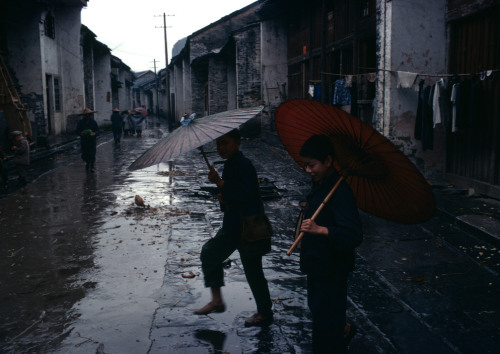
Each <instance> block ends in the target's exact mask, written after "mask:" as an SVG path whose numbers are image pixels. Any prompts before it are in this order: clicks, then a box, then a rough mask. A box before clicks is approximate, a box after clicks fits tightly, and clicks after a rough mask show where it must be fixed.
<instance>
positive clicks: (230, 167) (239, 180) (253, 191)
mask: <svg viewBox="0 0 500 354" xmlns="http://www.w3.org/2000/svg"><path fill="white" fill-rule="evenodd" d="M222 179H223V180H224V186H223V187H222V188H221V192H222V198H223V200H224V204H222V205H221V207H222V211H223V212H224V219H223V222H222V227H223V228H224V229H226V230H228V231H231V232H233V231H234V232H235V233H237V234H239V232H240V230H241V216H242V215H255V214H257V211H258V208H259V202H260V199H259V187H258V180H257V172H256V171H255V167H254V166H253V164H252V162H251V161H250V160H249V159H247V158H246V157H245V156H243V153H242V152H241V151H238V152H237V153H236V154H234V155H233V156H231V157H230V158H229V159H227V160H226V162H225V163H224V170H223V172H222Z"/></svg>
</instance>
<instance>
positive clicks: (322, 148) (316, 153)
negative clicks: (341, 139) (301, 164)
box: [299, 135, 335, 162]
mask: <svg viewBox="0 0 500 354" xmlns="http://www.w3.org/2000/svg"><path fill="white" fill-rule="evenodd" d="M299 154H300V156H302V157H311V158H313V159H316V160H319V161H321V162H325V160H326V158H327V157H328V156H331V157H332V159H335V150H334V149H333V145H332V143H331V142H330V139H329V138H328V137H327V136H326V135H313V136H311V137H310V138H309V139H307V140H306V142H305V143H304V145H302V148H301V149H300V152H299Z"/></svg>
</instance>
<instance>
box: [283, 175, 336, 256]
mask: <svg viewBox="0 0 500 354" xmlns="http://www.w3.org/2000/svg"><path fill="white" fill-rule="evenodd" d="M343 179H344V176H340V178H339V179H338V181H337V183H335V185H334V186H333V188H332V190H331V191H330V193H328V195H327V196H326V197H325V199H324V200H323V202H322V203H321V204H320V206H319V207H318V209H316V211H315V212H314V214H313V216H312V217H311V220H313V221H314V220H315V219H316V217H317V216H318V215H319V213H320V212H321V210H323V208H324V207H325V205H326V203H327V202H328V201H329V200H330V198H331V197H332V195H333V193H334V192H335V191H336V190H337V188H338V187H339V185H340V182H342V180H343ZM302 237H304V232H303V231H302V232H301V233H300V234H299V236H297V238H296V239H295V242H294V243H293V245H292V246H291V247H290V249H289V250H288V251H287V252H286V255H287V256H289V255H291V254H292V252H293V250H294V249H295V247H297V245H298V244H299V242H300V240H302Z"/></svg>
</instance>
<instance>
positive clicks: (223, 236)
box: [194, 129, 273, 326]
mask: <svg viewBox="0 0 500 354" xmlns="http://www.w3.org/2000/svg"><path fill="white" fill-rule="evenodd" d="M240 142H241V137H240V133H239V131H238V130H237V129H234V130H232V131H230V132H229V133H227V134H226V135H223V136H222V137H220V138H218V139H217V140H216V143H217V152H218V153H219V155H220V157H222V158H223V159H226V161H225V163H224V170H223V172H222V178H221V177H220V176H219V174H218V173H217V171H216V170H215V169H214V168H213V167H212V168H211V169H210V172H209V174H208V179H209V180H210V181H211V182H212V183H215V184H216V185H217V187H218V188H219V192H220V194H219V196H218V197H219V201H220V204H221V210H222V211H223V212H224V218H223V221H222V228H221V229H220V230H219V231H218V232H217V234H216V235H215V236H214V237H213V238H211V239H210V240H208V241H207V242H206V243H205V244H204V245H203V248H202V250H201V256H200V259H201V269H202V271H203V276H204V277H205V287H209V288H210V290H211V294H212V299H211V301H210V302H209V303H208V304H206V305H205V306H203V307H202V308H200V309H198V310H196V311H195V312H194V313H195V314H197V315H207V314H209V313H212V312H224V311H225V309H226V306H225V304H224V301H223V299H222V292H221V287H222V286H223V285H224V269H223V262H224V261H225V260H226V259H227V258H228V257H229V256H230V255H231V254H232V253H233V252H234V251H235V250H238V251H239V253H240V257H241V263H242V265H243V269H244V271H245V276H246V278H247V281H248V284H249V285H250V289H251V291H252V294H253V297H254V299H255V302H256V304H257V313H255V314H254V315H253V316H250V317H248V318H247V319H246V320H245V325H246V326H263V325H267V324H269V323H271V322H272V321H273V312H272V301H271V297H270V295H269V287H268V284H267V280H266V278H265V277H264V271H263V270H262V256H263V255H265V254H266V253H267V252H269V251H270V249H271V239H270V234H269V238H262V239H258V240H255V241H253V242H247V241H246V240H244V239H242V230H243V227H242V226H243V219H244V218H245V217H247V216H250V217H252V216H256V215H263V213H264V210H263V205H262V199H261V196H260V189H259V182H258V179H257V173H256V171H255V167H254V166H253V164H252V162H251V161H250V160H249V159H247V158H246V157H245V156H243V153H242V152H241V151H239V147H240ZM260 213H262V214H260ZM269 226H270V225H269Z"/></svg>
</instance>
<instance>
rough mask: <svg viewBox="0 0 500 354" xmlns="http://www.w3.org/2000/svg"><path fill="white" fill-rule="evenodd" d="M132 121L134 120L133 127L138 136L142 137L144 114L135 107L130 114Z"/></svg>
mask: <svg viewBox="0 0 500 354" xmlns="http://www.w3.org/2000/svg"><path fill="white" fill-rule="evenodd" d="M129 117H130V119H131V121H132V124H133V129H134V131H135V133H136V134H137V137H138V138H139V137H141V136H142V124H143V122H144V119H145V118H144V116H143V115H142V113H141V112H139V111H137V110H135V109H133V110H132V112H131V114H130V115H129Z"/></svg>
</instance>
